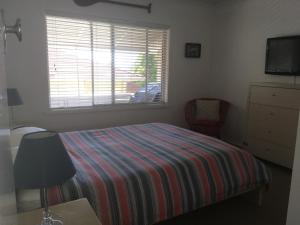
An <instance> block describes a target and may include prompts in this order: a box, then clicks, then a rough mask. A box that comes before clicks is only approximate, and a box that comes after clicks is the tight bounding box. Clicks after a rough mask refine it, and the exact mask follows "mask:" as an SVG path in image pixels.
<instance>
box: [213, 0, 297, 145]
mask: <svg viewBox="0 0 300 225" xmlns="http://www.w3.org/2000/svg"><path fill="white" fill-rule="evenodd" d="M214 27H215V31H214V34H213V37H214V40H213V57H212V65H211V66H212V75H211V79H210V87H211V91H210V95H211V96H216V97H221V98H224V99H226V100H228V101H230V102H231V103H232V104H233V107H232V109H231V111H230V114H229V119H228V121H227V124H226V127H225V129H224V131H225V134H226V136H227V137H226V138H228V139H231V141H233V142H237V143H240V142H242V141H243V140H244V136H245V127H246V124H245V121H246V114H247V112H246V106H247V95H248V86H249V83H250V82H265V81H267V82H288V83H290V82H293V81H294V78H293V77H288V78H287V77H275V76H267V75H264V64H265V51H266V39H267V38H269V37H275V36H281V35H294V34H300V1H299V0H226V1H220V3H219V4H217V5H216V8H215V22H214Z"/></svg>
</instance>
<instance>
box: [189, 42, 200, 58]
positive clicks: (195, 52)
mask: <svg viewBox="0 0 300 225" xmlns="http://www.w3.org/2000/svg"><path fill="white" fill-rule="evenodd" d="M185 57H186V58H200V57H201V44H198V43H186V44H185Z"/></svg>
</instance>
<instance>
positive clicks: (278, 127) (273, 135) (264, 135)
mask: <svg viewBox="0 0 300 225" xmlns="http://www.w3.org/2000/svg"><path fill="white" fill-rule="evenodd" d="M248 132H249V137H255V138H258V139H263V140H265V141H269V142H272V143H274V144H278V145H282V146H286V147H290V148H294V147H295V145H296V135H297V123H295V125H293V124H289V125H288V124H284V123H282V121H275V120H274V121H273V122H272V121H265V122H261V121H257V120H249V124H248Z"/></svg>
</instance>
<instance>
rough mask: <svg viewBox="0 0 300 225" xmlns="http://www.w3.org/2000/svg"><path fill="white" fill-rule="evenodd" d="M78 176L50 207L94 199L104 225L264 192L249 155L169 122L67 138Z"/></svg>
mask: <svg viewBox="0 0 300 225" xmlns="http://www.w3.org/2000/svg"><path fill="white" fill-rule="evenodd" d="M60 137H61V139H62V141H63V143H64V145H65V147H66V149H67V151H68V153H69V155H70V156H71V158H72V161H73V163H74V165H75V167H76V170H77V173H76V175H75V176H74V178H72V179H71V180H69V181H67V182H66V183H65V184H64V185H61V186H58V187H54V188H51V189H50V190H49V193H48V198H49V202H50V203H51V204H57V203H60V202H64V201H70V200H74V199H78V198H81V197H86V198H87V199H88V200H89V202H90V204H91V205H92V207H93V208H94V210H95V212H96V213H97V215H98V217H99V219H100V221H101V222H102V224H103V225H151V224H154V223H157V222H160V221H163V220H166V219H169V218H172V217H175V216H178V215H181V214H184V213H187V212H191V211H194V210H197V209H199V208H201V207H204V206H207V205H211V204H214V203H216V202H220V201H223V200H225V199H228V198H231V197H233V196H236V195H239V194H242V193H245V192H247V191H250V190H254V189H256V188H259V187H262V186H264V185H266V184H268V183H269V182H270V180H271V175H270V173H269V171H268V169H267V168H266V167H265V166H264V164H263V163H262V162H260V161H259V160H257V159H256V158H255V157H253V155H252V154H250V153H249V152H247V151H243V150H240V149H238V148H236V147H234V146H232V145H230V144H227V143H225V142H223V141H221V140H217V139H215V138H212V137H208V136H205V135H201V134H199V133H195V132H192V131H189V130H186V129H183V128H179V127H175V126H172V125H168V124H162V123H151V124H142V125H131V126H124V127H114V128H107V129H101V130H88V131H76V132H67V133H60Z"/></svg>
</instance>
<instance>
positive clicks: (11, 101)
mask: <svg viewBox="0 0 300 225" xmlns="http://www.w3.org/2000/svg"><path fill="white" fill-rule="evenodd" d="M7 104H8V106H9V107H10V116H11V119H10V126H11V127H12V124H13V122H14V109H13V107H14V106H18V105H23V100H22V98H21V96H20V94H19V92H18V89H16V88H7Z"/></svg>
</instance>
